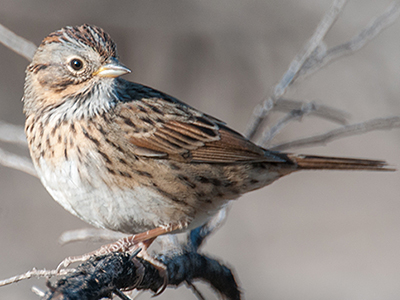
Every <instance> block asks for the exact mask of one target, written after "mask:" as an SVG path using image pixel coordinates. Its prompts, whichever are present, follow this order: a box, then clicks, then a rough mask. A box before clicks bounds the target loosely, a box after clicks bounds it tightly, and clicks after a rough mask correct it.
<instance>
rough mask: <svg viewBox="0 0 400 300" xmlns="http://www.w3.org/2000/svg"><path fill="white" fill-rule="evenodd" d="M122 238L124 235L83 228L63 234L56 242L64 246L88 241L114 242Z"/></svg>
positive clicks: (104, 230)
mask: <svg viewBox="0 0 400 300" xmlns="http://www.w3.org/2000/svg"><path fill="white" fill-rule="evenodd" d="M123 237H126V234H124V233H121V232H116V231H111V230H107V229H98V228H83V229H77V230H69V231H66V232H64V233H63V234H62V235H61V236H60V238H59V239H58V241H59V243H60V244H61V245H65V244H68V243H73V242H78V241H88V240H89V241H92V242H100V241H116V240H119V239H121V238H123Z"/></svg>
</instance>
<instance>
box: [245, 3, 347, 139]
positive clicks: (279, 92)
mask: <svg viewBox="0 0 400 300" xmlns="http://www.w3.org/2000/svg"><path fill="white" fill-rule="evenodd" d="M346 2H347V0H335V1H334V2H333V4H332V6H331V7H330V9H329V10H328V11H327V12H326V13H325V15H324V17H323V18H322V20H321V22H320V23H319V25H318V27H317V29H316V30H315V32H314V34H313V35H312V37H311V38H310V40H309V41H308V42H307V44H306V45H305V46H304V47H303V49H302V50H301V51H300V52H299V53H298V54H297V55H296V57H295V59H294V60H293V61H292V62H291V63H290V65H289V68H288V70H287V71H286V73H285V74H284V75H283V77H282V79H281V80H280V81H279V83H278V84H277V85H276V86H275V88H274V90H273V94H272V95H271V96H270V97H269V98H268V99H267V100H265V101H263V103H262V104H261V105H257V106H256V107H255V109H254V111H253V115H252V117H251V118H250V121H249V122H248V125H247V129H246V133H245V135H246V136H247V137H248V138H249V139H252V138H253V137H254V136H255V135H256V134H257V132H258V131H259V128H260V126H261V124H262V122H263V121H264V119H265V118H266V117H267V115H268V113H269V112H270V111H271V109H272V108H273V106H274V103H276V102H277V101H278V100H279V99H280V98H281V97H282V96H283V94H284V93H285V92H286V90H287V88H288V87H289V86H290V85H292V84H293V83H294V82H295V80H296V79H297V78H298V74H299V72H300V70H301V68H302V67H303V66H304V64H305V62H306V61H307V59H308V58H309V57H310V56H311V55H312V53H313V52H314V51H315V50H316V49H317V48H318V47H319V46H320V45H321V43H322V40H323V39H324V37H325V35H326V34H327V33H328V31H329V29H330V28H331V27H332V26H333V24H334V23H335V21H336V20H337V18H338V16H339V14H340V13H341V12H342V10H343V8H344V6H345V4H346Z"/></svg>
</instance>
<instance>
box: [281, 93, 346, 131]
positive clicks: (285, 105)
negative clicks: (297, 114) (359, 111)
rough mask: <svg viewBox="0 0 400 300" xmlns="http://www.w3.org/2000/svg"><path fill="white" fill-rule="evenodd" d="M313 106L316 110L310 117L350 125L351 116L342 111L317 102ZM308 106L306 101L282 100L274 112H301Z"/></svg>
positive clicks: (313, 102)
mask: <svg viewBox="0 0 400 300" xmlns="http://www.w3.org/2000/svg"><path fill="white" fill-rule="evenodd" d="M311 103H312V105H313V106H314V108H315V109H314V110H313V111H311V112H310V114H309V115H311V116H316V117H320V118H323V119H325V120H328V121H331V122H335V123H338V124H342V125H345V124H347V123H348V120H349V119H350V114H349V113H347V112H345V111H343V110H340V109H336V108H333V107H330V106H327V105H323V104H318V103H316V102H315V101H312V102H311ZM305 104H307V103H306V102H304V101H297V100H290V99H284V98H281V99H279V101H278V102H277V103H275V105H274V107H273V110H274V111H285V112H290V111H292V110H296V109H297V110H299V109H302V107H303V106H304V105H305Z"/></svg>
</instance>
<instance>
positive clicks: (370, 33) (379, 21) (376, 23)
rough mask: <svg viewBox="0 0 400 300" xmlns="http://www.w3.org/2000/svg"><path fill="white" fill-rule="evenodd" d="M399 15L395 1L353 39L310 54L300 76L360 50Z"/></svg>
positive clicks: (399, 5)
mask: <svg viewBox="0 0 400 300" xmlns="http://www.w3.org/2000/svg"><path fill="white" fill-rule="evenodd" d="M399 15H400V3H399V2H393V3H392V4H391V5H390V6H389V7H388V8H387V9H386V11H385V12H384V13H383V14H381V15H380V16H378V17H376V18H375V19H374V20H372V21H371V22H370V23H369V24H368V25H367V27H365V28H364V29H363V30H361V31H360V32H359V33H358V34H357V35H355V36H354V37H353V38H352V39H351V40H349V41H347V42H345V43H343V44H341V45H338V46H335V47H332V48H330V49H328V50H326V51H323V52H322V53H314V55H312V56H310V58H309V59H308V61H307V62H306V63H305V64H304V67H303V68H302V69H301V70H300V72H299V76H302V77H305V76H309V75H311V74H312V73H314V72H316V71H318V70H320V69H321V68H322V67H324V66H325V65H327V64H328V63H330V62H332V61H334V60H337V59H338V58H341V57H343V56H345V55H349V54H352V53H354V52H356V51H358V50H360V49H361V48H362V47H364V46H365V45H366V44H367V43H368V42H369V41H371V40H372V39H374V38H375V37H376V36H377V35H378V34H379V33H381V32H382V30H384V29H386V28H387V27H389V26H390V25H392V24H393V23H394V22H395V21H396V20H397V18H398V17H399Z"/></svg>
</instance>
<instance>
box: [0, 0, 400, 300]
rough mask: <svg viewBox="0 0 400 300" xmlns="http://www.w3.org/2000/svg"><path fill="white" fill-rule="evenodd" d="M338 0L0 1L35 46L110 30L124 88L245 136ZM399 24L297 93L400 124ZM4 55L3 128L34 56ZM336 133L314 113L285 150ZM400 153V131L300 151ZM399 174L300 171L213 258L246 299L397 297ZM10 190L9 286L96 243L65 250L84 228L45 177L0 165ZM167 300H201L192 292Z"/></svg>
mask: <svg viewBox="0 0 400 300" xmlns="http://www.w3.org/2000/svg"><path fill="white" fill-rule="evenodd" d="M330 2H331V1H328V0H320V1H310V0H290V1H289V0H268V1H267V0H263V1H261V0H247V1H236V0H220V1H213V0H203V1H194V0H168V1H167V0H164V1H161V0H158V1H155V0H154V1H153V0H138V1H106V0H101V1H84V2H83V1H44V0H40V1H27V0H25V1H24V0H0V23H2V24H3V25H5V26H7V27H8V28H10V29H11V30H14V31H15V32H16V33H18V34H19V35H21V36H23V37H26V38H28V39H30V40H32V41H34V42H35V43H36V44H39V43H40V41H41V39H42V38H44V37H45V36H46V35H47V34H48V33H50V32H52V31H54V30H56V29H59V28H61V27H63V26H65V25H78V24H82V23H92V24H96V25H98V26H101V27H103V28H105V29H106V30H107V31H108V32H109V33H110V34H111V35H112V37H113V38H114V39H115V40H116V42H117V44H118V46H119V54H120V56H121V59H122V61H123V62H124V63H125V64H126V65H127V66H129V67H130V68H131V69H132V70H133V72H132V74H130V75H129V76H126V78H127V79H129V80H133V81H137V82H140V83H144V84H146V85H150V86H153V87H156V88H158V89H160V90H163V91H165V92H167V93H169V94H172V95H174V96H176V97H177V98H179V99H181V100H183V101H185V102H188V103H189V104H191V105H193V106H195V107H197V108H199V109H201V110H203V111H205V112H208V113H211V114H213V115H215V116H216V117H218V118H220V119H223V120H225V121H227V123H228V124H229V125H231V126H232V127H233V128H235V129H237V130H239V131H242V132H243V130H244V128H245V124H246V121H247V119H248V118H249V116H250V114H251V112H252V109H253V106H254V105H256V104H257V103H258V102H259V101H260V100H261V99H262V98H263V97H264V96H265V95H268V93H269V92H270V90H271V88H272V87H273V85H274V84H276V83H277V82H278V81H279V79H280V77H281V76H282V74H283V72H284V71H285V70H286V68H287V66H288V64H289V62H290V61H291V59H292V58H293V57H294V55H295V54H296V52H297V51H298V50H299V49H300V48H301V47H302V45H303V44H304V42H305V41H306V40H307V39H308V38H309V37H310V36H311V34H312V32H313V30H314V28H315V26H316V25H317V23H318V21H319V20H320V18H321V16H322V15H323V13H324V11H326V10H327V8H328V7H329V5H330ZM390 2H391V1H374V0H356V1H351V2H350V3H349V4H348V5H347V7H346V10H345V12H344V13H343V15H342V16H341V17H340V19H339V21H338V23H337V24H336V26H335V27H334V29H333V30H332V32H331V33H330V34H329V35H328V37H327V41H328V45H335V44H338V43H340V42H342V41H345V40H346V39H348V38H350V37H351V36H352V35H353V34H355V33H356V32H358V30H359V29H361V28H362V27H363V26H365V25H366V24H367V22H368V21H369V20H370V19H371V18H372V17H373V16H375V15H377V14H379V13H381V12H382V11H383V10H384V9H385V8H386V6H387V5H388V4H389V3H390ZM399 29H400V21H398V22H397V23H396V24H395V25H394V26H392V27H390V28H389V29H387V30H386V31H384V32H383V33H382V34H381V35H380V36H379V37H378V38H377V39H376V40H374V41H373V42H372V43H370V44H369V45H367V47H365V48H364V49H363V50H361V51H360V52H359V53H357V54H355V55H354V56H350V57H346V58H344V59H342V60H341V61H338V62H336V63H334V64H332V65H329V66H328V67H326V68H325V69H324V70H322V71H321V72H320V73H318V74H317V75H315V76H312V77H310V78H308V79H306V80H305V81H303V82H301V83H300V84H298V85H296V86H295V87H294V88H293V89H292V90H291V92H290V94H289V95H288V96H291V97H292V98H295V99H304V100H316V101H318V103H324V104H329V105H331V106H334V107H336V108H340V109H343V110H346V111H349V112H350V113H351V114H352V116H353V117H352V121H353V122H359V121H363V120H367V119H370V118H374V117H383V116H389V115H400V85H399V74H400V59H399V54H400V39H399ZM0 57H1V60H0V91H1V93H0V120H5V121H8V122H11V123H14V124H21V125H22V124H23V123H24V116H23V114H22V103H21V102H20V99H21V96H22V92H23V82H24V69H25V67H26V65H27V61H26V60H24V59H23V58H21V57H19V56H18V55H17V54H14V53H13V52H11V51H10V50H8V49H7V48H5V47H3V46H1V45H0ZM332 128H334V125H332V124H329V123H327V122H324V121H321V120H319V119H315V118H307V119H304V120H303V122H302V123H294V124H293V125H292V126H291V127H289V128H287V130H285V131H284V132H282V133H281V134H280V135H279V136H278V139H277V141H286V140H289V139H291V138H294V137H299V136H306V135H309V134H312V133H317V132H321V131H323V130H327V129H332ZM0 146H1V147H5V148H7V149H9V150H15V149H14V148H10V147H9V146H8V145H4V144H0ZM399 146H400V131H399V130H392V131H386V132H374V133H370V134H367V135H362V136H358V137H352V138H347V139H343V140H340V141H337V142H334V143H331V144H329V145H328V146H327V147H315V148H309V149H303V150H302V151H300V150H298V151H297V152H303V153H312V154H326V155H341V156H350V157H358V156H359V157H365V158H379V159H386V160H388V161H389V162H390V163H391V164H393V165H396V166H397V167H399V166H400V157H399ZM19 153H26V152H25V151H19ZM399 179H400V174H399V172H397V173H386V174H383V173H368V172H349V173H346V172H303V173H297V174H294V175H291V176H289V177H287V178H284V179H282V180H280V181H278V182H276V183H275V184H273V185H272V186H270V187H267V188H264V189H262V190H259V191H257V192H254V193H250V194H248V195H246V196H244V197H242V198H241V199H240V200H239V201H237V202H235V203H234V205H233V208H232V209H231V211H230V215H229V218H228V220H227V222H226V224H225V225H224V227H223V228H222V229H221V230H219V231H218V233H216V234H215V235H214V236H213V237H212V238H211V239H210V240H209V241H208V243H207V245H206V247H205V251H206V252H207V253H209V254H211V255H213V256H215V257H218V258H221V259H222V260H223V261H224V262H226V263H227V264H228V265H230V266H232V267H234V269H235V272H236V275H237V279H238V281H239V283H240V286H241V288H242V291H243V293H244V298H246V299H308V300H313V299H324V300H325V299H352V300H357V299H363V300H369V299H398V298H399V296H400V284H399V282H400V271H399V269H400V188H399V183H400V181H399ZM0 191H1V193H0V195H1V200H0V201H1V202H0V245H1V247H0V278H5V277H8V276H12V275H15V274H19V273H23V272H25V271H26V270H28V269H31V268H32V267H37V268H48V269H51V268H54V267H55V266H56V265H57V264H58V262H59V261H61V260H62V259H63V258H64V257H66V256H69V255H76V254H81V253H84V252H87V251H89V250H92V249H94V248H96V247H97V246H98V245H93V244H91V243H89V242H86V243H79V244H72V245H67V246H64V247H61V246H59V244H58V243H57V238H58V236H59V235H60V234H61V233H62V232H63V231H65V230H69V229H77V228H81V227H85V226H86V224H85V223H83V222H81V221H80V220H78V219H77V218H75V217H73V216H72V215H70V214H69V213H67V212H66V211H64V210H63V209H62V208H61V207H60V206H59V205H58V204H57V203H55V202H54V201H53V200H52V199H51V198H50V196H49V195H48V194H47V192H46V191H45V190H44V188H43V187H42V186H41V184H40V182H39V181H38V180H37V179H36V178H32V177H30V176H28V175H25V174H23V173H21V172H19V171H15V170H11V169H8V168H5V167H2V166H0ZM33 284H35V285H38V286H41V287H43V280H40V281H38V280H30V281H27V282H23V283H19V284H16V285H13V286H8V287H3V288H0V298H1V299H37V297H36V296H35V295H33V294H32V293H31V292H30V286H31V285H33ZM201 289H202V290H205V291H206V295H207V296H208V297H209V298H210V299H213V298H214V296H212V295H211V293H210V292H208V289H207V288H206V287H202V288H201ZM147 298H149V294H147V295H145V296H142V298H141V299H147ZM160 299H195V297H194V296H193V295H191V292H190V291H188V290H187V289H186V288H185V287H182V288H180V289H179V290H177V291H175V290H172V289H169V290H167V291H166V292H165V294H164V295H162V296H161V298H160Z"/></svg>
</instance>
